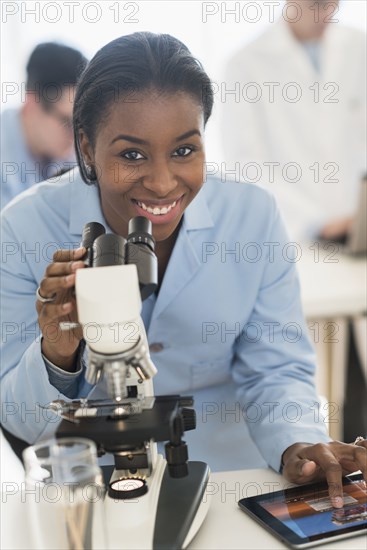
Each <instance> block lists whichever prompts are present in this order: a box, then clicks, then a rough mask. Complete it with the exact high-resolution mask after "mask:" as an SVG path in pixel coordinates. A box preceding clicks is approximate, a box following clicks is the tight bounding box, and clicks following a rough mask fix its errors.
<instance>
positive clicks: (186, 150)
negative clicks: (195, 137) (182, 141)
mask: <svg viewBox="0 0 367 550" xmlns="http://www.w3.org/2000/svg"><path fill="white" fill-rule="evenodd" d="M192 151H193V149H192V147H179V148H178V149H176V151H175V152H174V153H173V156H175V157H187V156H188V155H190V153H192Z"/></svg>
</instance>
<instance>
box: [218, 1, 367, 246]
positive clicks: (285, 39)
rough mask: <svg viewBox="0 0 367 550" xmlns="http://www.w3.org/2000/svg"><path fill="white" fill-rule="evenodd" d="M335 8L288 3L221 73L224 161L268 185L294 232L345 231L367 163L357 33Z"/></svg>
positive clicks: (301, 235) (302, 235)
mask: <svg viewBox="0 0 367 550" xmlns="http://www.w3.org/2000/svg"><path fill="white" fill-rule="evenodd" d="M337 6H338V2H328V1H326V0H319V1H317V2H315V1H314V0H312V1H311V0H302V1H300V0H297V1H296V2H295V1H292V2H290V1H288V5H287V6H286V8H285V9H284V10H283V17H281V19H279V20H278V21H277V22H275V23H274V24H272V25H271V26H270V27H269V29H268V30H267V31H266V32H265V33H264V34H263V35H262V36H260V37H259V38H258V39H256V40H255V41H254V42H252V43H250V44H249V45H247V46H246V47H245V48H243V49H242V50H241V51H240V52H238V53H237V54H236V55H235V56H234V57H233V58H232V59H231V60H230V62H229V65H228V70H227V73H226V78H225V84H226V89H227V90H235V93H228V94H226V96H225V97H222V102H223V132H222V135H223V139H224V152H225V161H226V167H227V169H228V170H229V169H230V168H233V167H234V166H235V164H236V163H239V164H240V166H239V169H240V173H241V176H242V177H243V178H244V179H245V180H247V181H253V182H256V183H260V184H262V185H264V186H266V187H267V188H268V189H269V190H271V191H272V192H274V194H275V196H276V198H277V200H278V203H279V205H280V208H281V210H282V212H283V215H284V218H285V221H286V223H287V226H288V230H289V232H290V236H291V238H292V239H295V240H298V239H301V240H308V239H312V238H315V237H317V236H319V235H322V236H323V237H325V238H337V237H340V236H341V235H342V234H344V233H345V232H346V231H347V230H348V227H349V224H350V221H351V218H352V216H353V214H354V212H355V210H356V206H357V201H358V192H359V186H360V181H361V178H362V176H363V173H364V172H365V170H366V153H365V151H366V130H365V120H366V59H365V56H366V49H365V34H364V33H363V32H360V31H358V30H355V29H351V28H347V27H343V26H341V25H340V24H339V23H338V22H337V9H336V8H337ZM237 172H238V171H237Z"/></svg>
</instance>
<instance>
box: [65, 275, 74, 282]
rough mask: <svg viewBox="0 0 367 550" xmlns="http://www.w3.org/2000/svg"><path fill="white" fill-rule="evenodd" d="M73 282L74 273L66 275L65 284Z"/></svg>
mask: <svg viewBox="0 0 367 550" xmlns="http://www.w3.org/2000/svg"><path fill="white" fill-rule="evenodd" d="M74 280H75V275H74V273H72V274H71V275H66V282H67V283H71V282H72V281H74Z"/></svg>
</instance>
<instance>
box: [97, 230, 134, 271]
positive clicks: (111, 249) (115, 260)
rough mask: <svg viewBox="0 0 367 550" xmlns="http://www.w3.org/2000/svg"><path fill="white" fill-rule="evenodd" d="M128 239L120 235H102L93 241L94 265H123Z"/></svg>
mask: <svg viewBox="0 0 367 550" xmlns="http://www.w3.org/2000/svg"><path fill="white" fill-rule="evenodd" d="M125 244H126V240H125V239H124V237H120V235H114V234H113V233H109V234H106V235H100V236H99V237H97V238H96V240H95V241H94V243H93V264H92V267H102V266H111V265H123V264H124V263H125Z"/></svg>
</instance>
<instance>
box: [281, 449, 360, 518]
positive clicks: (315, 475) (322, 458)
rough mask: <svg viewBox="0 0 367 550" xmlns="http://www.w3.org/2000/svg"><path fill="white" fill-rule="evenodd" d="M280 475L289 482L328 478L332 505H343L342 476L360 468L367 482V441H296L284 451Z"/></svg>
mask: <svg viewBox="0 0 367 550" xmlns="http://www.w3.org/2000/svg"><path fill="white" fill-rule="evenodd" d="M283 465H284V466H283V474H284V476H285V477H286V478H287V479H288V481H291V482H292V483H298V484H300V485H301V484H303V483H311V482H314V481H319V480H322V479H325V478H326V480H327V482H328V485H329V495H330V498H331V502H332V505H333V506H334V507H335V508H341V507H342V506H343V489H342V476H343V475H346V474H350V473H351V472H355V471H356V470H361V471H362V474H363V477H364V479H365V481H367V440H366V439H364V440H361V441H359V442H358V443H356V444H348V443H341V442H340V441H331V442H330V443H317V444H316V445H312V444H310V443H295V444H294V445H291V446H290V447H288V449H287V450H286V451H285V452H284V454H283Z"/></svg>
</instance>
